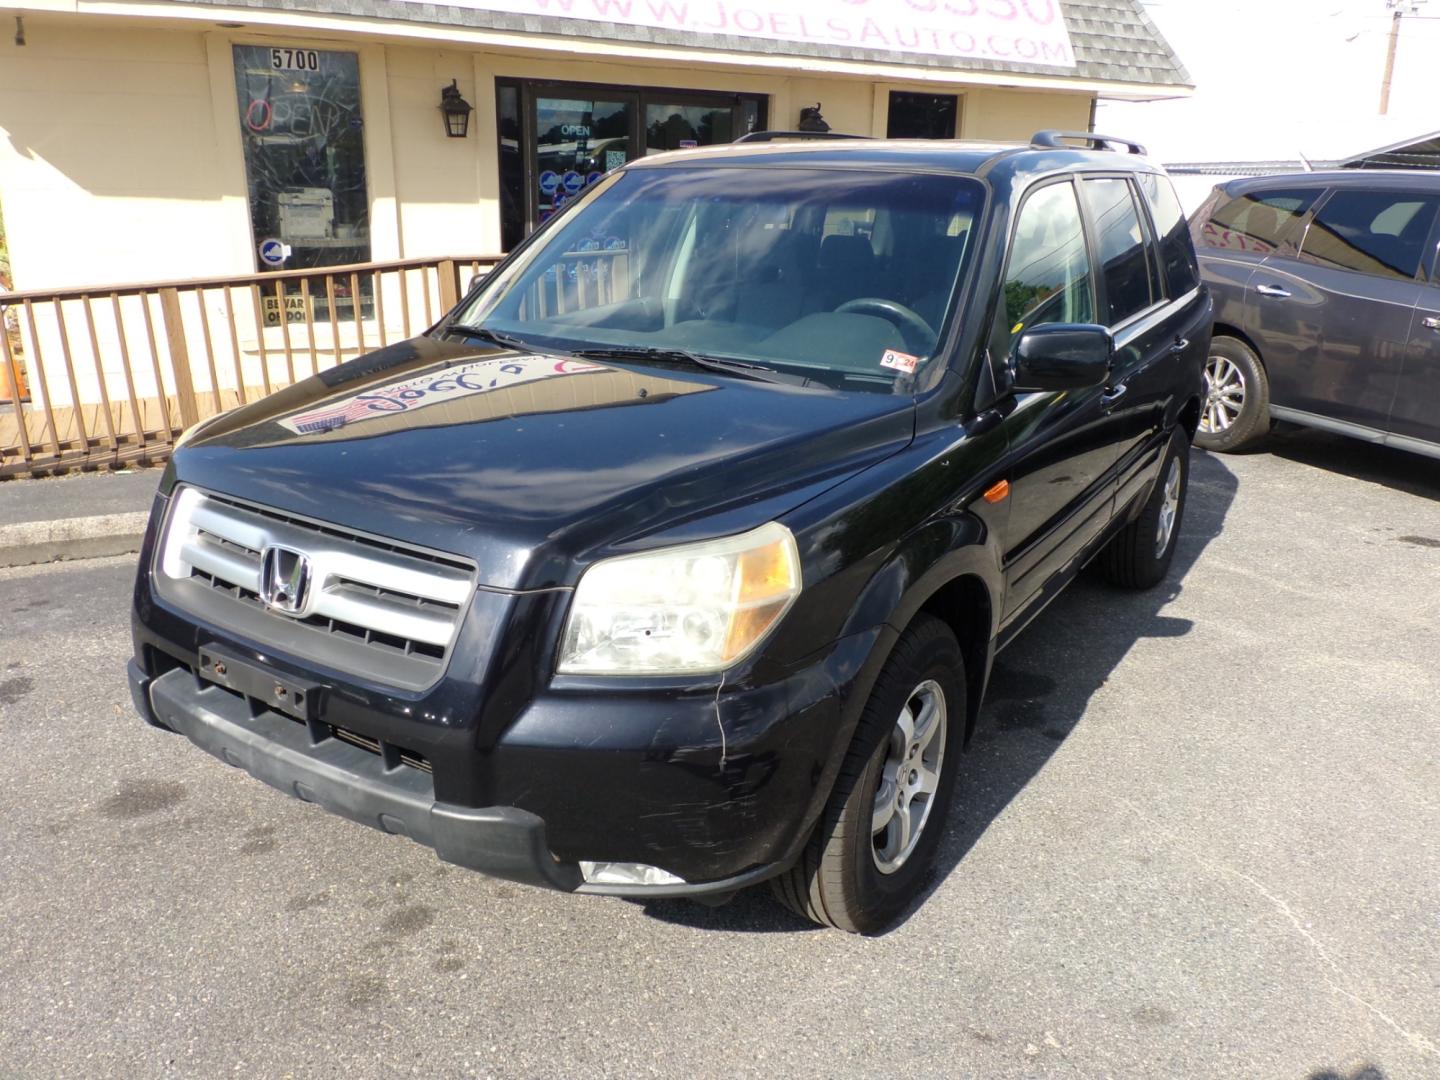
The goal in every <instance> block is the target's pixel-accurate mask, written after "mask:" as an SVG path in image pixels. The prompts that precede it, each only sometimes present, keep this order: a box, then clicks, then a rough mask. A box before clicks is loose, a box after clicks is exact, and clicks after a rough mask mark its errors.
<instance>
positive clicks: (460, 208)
mask: <svg viewBox="0 0 1440 1080" xmlns="http://www.w3.org/2000/svg"><path fill="white" fill-rule="evenodd" d="M27 31H28V33H27V39H28V43H27V45H26V46H24V47H23V48H21V47H15V46H13V45H11V43H10V42H8V41H5V42H0V206H3V208H4V214H5V224H6V228H7V231H8V239H9V247H10V254H11V259H12V265H13V270H14V275H15V283H16V287H17V288H18V289H22V290H32V289H49V288H56V289H59V288H70V287H83V286H90V285H107V284H119V283H129V282H143V281H157V280H167V279H187V278H196V277H223V276H239V275H247V274H251V273H253V272H254V270H255V254H254V246H253V245H254V240H253V237H252V234H251V228H250V218H249V205H248V200H247V195H246V181H245V167H244V159H243V155H242V149H241V131H240V117H239V106H238V104H237V100H236V91H235V75H234V67H233V60H232V52H231V50H232V46H233V45H235V44H270V43H274V44H280V45H289V46H295V45H305V46H313V47H315V48H321V49H336V50H343V51H353V52H356V53H358V54H359V57H360V74H361V107H362V112H363V116H364V134H365V154H366V182H367V186H368V189H369V197H370V225H371V257H372V258H373V259H376V260H388V259H397V258H402V257H403V258H424V257H435V256H444V255H478V254H485V253H494V252H498V251H499V248H500V228H499V176H498V164H497V146H496V116H495V113H496V109H495V105H496V101H495V80H496V78H500V77H511V78H519V79H536V80H552V81H556V82H576V83H594V84H603V85H614V86H625V87H651V88H656V87H662V88H673V89H677V90H685V89H692V90H717V89H723V90H730V91H735V92H744V93H754V94H761V95H764V96H765V97H766V98H767V99H768V102H769V126H770V127H772V128H775V129H793V128H794V127H795V126H796V123H797V122H798V119H799V112H800V109H801V108H802V107H804V106H806V105H812V104H814V103H816V102H817V101H818V102H820V103H821V105H822V108H823V113H824V116H825V118H826V120H827V121H828V122H829V123H830V125H831V127H832V129H834V130H835V131H840V132H848V133H854V134H869V135H878V136H883V135H884V134H885V132H886V124H887V119H888V117H887V111H888V104H889V94H890V92H891V91H892V90H907V89H911V90H917V91H921V92H929V93H957V94H960V95H961V106H960V109H961V112H960V132H959V134H960V135H961V137H963V138H977V139H1023V138H1027V137H1029V136H1030V135H1031V134H1032V133H1033V132H1035V131H1037V130H1039V129H1041V128H1050V127H1058V128H1066V129H1070V130H1084V129H1085V127H1086V126H1087V123H1088V120H1089V110H1090V102H1091V98H1092V94H1091V93H1090V92H1088V91H1070V92H1065V91H1023V90H1018V89H1010V88H999V87H994V86H980V85H965V84H963V83H959V82H956V83H945V82H943V81H936V80H934V79H927V80H920V79H915V80H906V81H899V82H897V81H886V80H882V79H878V78H875V77H866V76H861V75H854V74H837V73H817V72H814V71H812V70H808V69H806V68H805V67H795V68H787V67H782V66H776V65H773V64H770V65H761V64H758V63H757V64H756V65H755V66H751V67H746V66H744V65H743V64H742V63H739V62H737V63H735V64H733V65H731V64H729V63H725V62H722V63H707V64H704V65H701V64H693V65H688V66H687V65H686V64H685V63H684V62H683V59H679V58H677V57H676V56H675V54H674V51H673V50H671V51H670V53H669V54H666V55H657V56H656V57H654V58H649V57H647V58H645V59H636V58H634V57H619V56H614V55H610V54H608V53H606V52H605V51H604V50H603V49H597V50H592V51H590V52H589V53H588V54H586V55H580V54H577V53H574V52H570V53H567V52H564V51H561V50H560V49H550V50H545V49H540V48H528V49H527V48H504V49H501V48H499V47H496V46H494V45H474V46H463V45H460V44H455V43H446V42H427V41H421V40H382V39H378V38H376V37H361V36H359V35H352V36H338V35H329V36H327V35H326V34H324V33H321V32H318V31H315V30H311V29H306V28H299V27H296V28H284V27H276V28H272V29H267V28H265V27H257V26H250V27H246V28H240V29H229V30H227V29H223V28H220V27H217V26H216V24H215V23H213V22H208V23H202V24H198V25H185V24H178V23H169V24H165V25H162V26H154V25H147V24H146V23H145V22H144V21H139V20H125V21H121V20H116V19H108V18H104V17H90V16H76V15H61V14H53V15H48V14H42V15H32V16H27ZM565 44H566V45H567V47H569V46H571V45H572V43H568V42H567V43H565ZM893 78H894V75H893V73H892V74H891V75H890V79H892V80H893ZM452 79H454V80H455V81H456V83H457V85H458V86H459V88H460V91H461V93H462V94H463V95H464V96H465V98H466V99H468V100H469V101H470V102H471V103H473V105H474V106H475V112H474V114H473V115H472V119H471V130H470V135H469V137H468V138H466V139H451V138H448V137H446V135H445V132H444V129H443V125H442V122H441V117H440V112H439V109H438V107H437V106H438V103H439V95H440V88H441V87H442V86H445V85H447V84H449V82H450V81H451V80H452ZM415 284H418V282H416V283H415ZM102 300H103V298H102ZM233 301H234V303H235V304H236V306H237V310H236V311H235V314H236V323H237V333H236V338H235V346H238V352H237V351H236V349H235V348H232V346H231V345H230V343H229V342H228V341H227V340H226V338H227V337H228V335H226V334H219V335H216V340H217V341H218V353H217V355H216V356H215V361H216V362H215V375H214V378H213V379H212V377H211V374H210V372H209V370H208V364H207V365H199V364H194V363H192V367H194V369H195V370H194V378H193V381H194V384H195V388H196V390H197V392H200V393H202V394H203V393H206V392H208V391H209V390H211V389H212V388H215V389H220V390H224V389H230V388H233V387H234V386H235V385H236V382H237V378H236V374H235V372H236V369H237V368H239V369H240V372H241V376H242V377H243V378H244V380H245V382H246V383H247V384H254V383H259V382H260V381H261V380H262V378H263V376H262V373H261V371H260V367H261V359H260V358H261V345H262V343H263V345H264V351H265V353H267V354H268V367H269V369H270V370H269V374H270V375H271V377H272V379H273V380H275V381H276V382H280V381H283V379H284V377H285V375H284V372H283V371H282V369H281V367H280V365H281V364H282V362H283V361H282V359H281V357H282V355H283V354H282V349H283V344H284V340H283V335H284V333H285V330H284V329H283V328H281V327H269V328H266V329H264V330H260V329H257V325H256V324H257V320H256V312H255V311H254V309H253V307H252V306H251V301H250V299H249V296H248V290H242V291H240V292H238V293H236V295H235V296H234V298H233ZM77 303H78V302H72V303H71V305H70V309H73V310H70V309H67V310H69V316H73V318H74V319H75V320H78V321H72V322H71V331H70V333H69V336H68V344H69V348H70V350H71V352H72V354H73V355H74V356H75V360H76V364H75V376H76V390H77V391H78V396H79V399H80V400H81V401H84V402H95V401H98V400H99V395H100V387H101V381H102V380H103V381H104V384H105V385H106V386H107V387H108V389H109V394H110V396H111V398H112V399H116V400H118V399H119V398H120V396H121V383H122V382H123V374H122V372H121V370H120V369H119V367H118V366H116V364H115V363H112V362H111V361H108V360H105V361H101V360H99V358H98V357H93V356H91V355H90V354H91V349H90V344H89V335H88V333H87V332H85V331H84V330H80V331H79V332H77V329H76V327H77V326H78V327H82V328H83V327H85V326H86V323H85V314H84V310H83V308H82V307H77V306H76V304H77ZM202 303H203V304H204V306H205V309H206V316H205V317H206V319H207V320H208V321H209V323H210V324H211V325H212V326H225V325H227V324H228V322H229V319H228V313H227V308H226V306H225V297H224V295H223V294H222V293H219V292H215V291H212V292H210V293H207V294H206V295H205V297H204V299H203V300H201V299H199V298H197V297H196V296H194V295H190V296H187V297H185V298H184V300H183V303H182V306H183V317H184V321H185V324H186V336H187V340H188V341H189V351H190V354H191V356H192V358H194V357H199V356H202V355H206V351H205V344H204V338H203V337H202V336H201V326H202V320H201V312H200V305H201V304H202ZM139 304H140V301H139V300H138V298H135V299H130V300H125V301H122V308H123V309H124V322H125V325H126V335H125V336H126V338H127V340H128V343H129V347H130V351H131V353H132V355H137V356H138V355H148V353H147V351H146V342H145V340H144V335H145V334H146V332H147V331H146V329H145V321H144V312H143V310H142V309H141V308H140V307H139ZM422 304H423V294H421V293H420V291H419V290H418V289H415V288H412V296H411V305H412V308H413V310H412V318H411V321H410V325H411V327H412V328H418V327H420V326H424V325H426V321H427V320H428V319H429V318H431V317H438V315H439V314H440V312H439V311H438V310H430V309H425V308H423V307H422ZM400 306H401V305H400V299H399V295H398V293H396V291H395V287H394V283H393V282H391V283H390V285H389V286H387V288H386V289H385V294H384V311H385V321H386V328H385V329H386V333H387V336H388V337H389V338H390V339H391V340H395V339H398V338H400V337H403V336H405V335H404V327H403V325H402V322H401V319H400V314H399V313H400ZM154 314H156V313H154V312H152V315H154ZM67 321H68V320H67ZM364 329H365V333H366V336H367V339H368V340H369V341H372V342H373V341H376V340H378V339H379V327H378V326H367V327H365V328H364ZM335 332H337V333H339V334H340V336H341V338H343V339H344V340H343V341H341V342H339V343H338V344H337V343H336V340H335V338H333V337H331V336H330V335H331V333H332V330H331V328H330V327H329V326H328V325H327V326H324V327H317V329H316V333H317V335H320V334H323V335H324V336H325V341H323V342H320V341H318V339H317V344H319V345H320V346H321V347H322V348H326V349H328V348H330V347H331V346H332V345H336V346H337V347H339V348H341V349H342V350H343V352H344V353H345V354H346V355H351V354H353V352H354V351H355V350H356V349H358V348H359V342H358V340H351V339H353V338H355V336H356V331H355V328H353V327H352V326H348V325H346V326H342V327H340V328H338V330H337V331H335ZM25 333H26V334H27V335H28V330H26V331H25ZM289 333H290V334H291V335H292V336H293V337H294V338H295V340H294V341H293V344H294V345H295V347H296V348H297V349H302V348H304V346H305V344H306V342H305V341H304V340H300V339H299V338H300V336H301V335H303V334H304V333H306V331H305V330H304V328H303V327H296V326H293V325H292V326H291V327H289ZM37 337H38V340H37V341H33V342H30V341H27V342H26V348H27V350H31V349H33V347H34V346H36V345H38V346H39V347H40V349H41V350H42V351H43V355H45V356H47V357H58V356H60V355H62V346H61V341H60V337H59V332H58V327H56V326H55V325H54V324H53V319H52V320H49V321H48V322H47V319H46V317H45V316H44V315H43V314H42V315H41V316H40V317H39V318H38V319H37ZM118 337H119V334H118V331H117V329H116V324H115V322H114V320H113V318H112V316H111V315H110V314H107V313H105V312H104V311H102V313H101V315H100V317H99V319H98V325H97V328H96V341H97V343H98V344H99V345H100V349H99V352H100V353H101V354H102V355H104V356H108V357H114V356H115V355H116V352H117V350H116V349H115V348H114V347H113V346H114V345H115V343H116V342H117V340H118ZM160 337H161V339H162V340H161V348H162V352H163V351H165V350H164V345H163V334H161V335H160ZM97 361H98V362H97ZM161 367H162V378H163V379H164V380H165V382H166V383H169V384H170V385H173V375H171V373H170V372H169V370H168V356H162V358H161ZM102 369H103V370H102ZM112 369H113V370H112ZM45 374H46V378H44V379H39V378H37V377H36V373H35V372H34V371H33V370H32V371H31V373H30V381H31V385H32V387H33V388H34V390H35V391H36V392H37V400H38V399H39V397H44V396H48V397H49V398H50V400H51V401H52V403H54V404H56V405H65V404H68V403H70V401H71V400H73V398H74V396H75V395H72V393H71V391H70V387H69V384H68V380H67V377H66V376H65V374H64V372H63V368H62V366H61V365H59V364H58V363H54V364H48V365H47V371H46V373H45ZM135 374H136V381H137V384H136V386H135V391H136V393H137V394H138V395H139V396H140V397H142V398H143V397H150V396H153V395H155V394H156V393H157V389H156V385H155V379H154V375H153V369H150V370H146V368H145V367H144V366H142V365H136V372H135Z"/></svg>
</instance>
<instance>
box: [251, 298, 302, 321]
mask: <svg viewBox="0 0 1440 1080" xmlns="http://www.w3.org/2000/svg"><path fill="white" fill-rule="evenodd" d="M260 312H261V315H262V316H263V317H264V319H265V325H266V326H279V325H280V298H279V297H278V296H262V297H260ZM285 321H286V322H295V323H298V322H304V321H305V297H303V296H287V297H285Z"/></svg>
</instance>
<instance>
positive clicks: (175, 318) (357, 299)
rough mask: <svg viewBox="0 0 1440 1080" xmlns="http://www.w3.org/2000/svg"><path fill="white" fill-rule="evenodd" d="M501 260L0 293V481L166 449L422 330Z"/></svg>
mask: <svg viewBox="0 0 1440 1080" xmlns="http://www.w3.org/2000/svg"><path fill="white" fill-rule="evenodd" d="M498 261H499V256H494V255H486V256H478V257H467V258H446V259H406V260H401V261H397V262H375V263H362V264H357V265H354V266H332V267H323V268H319V269H314V270H283V271H278V272H275V273H268V274H251V275H248V276H243V277H233V278H208V279H202V280H192V281H162V282H152V283H146V284H130V285H110V286H96V287H93V288H82V289H55V290H44V291H34V292H15V293H0V479H4V478H6V477H11V476H25V475H43V474H45V473H50V472H59V471H64V470H67V469H73V468H94V467H97V466H105V465H118V464H123V463H127V462H136V461H159V460H163V459H164V458H165V457H166V456H167V455H168V454H169V452H170V450H171V448H172V446H173V444H174V441H175V438H176V436H177V435H179V433H180V432H181V431H183V430H184V429H185V428H187V427H189V426H190V425H191V424H194V423H196V422H198V421H200V420H203V419H205V418H206V417H207V416H212V415H214V414H215V413H217V412H223V411H224V410H225V409H228V408H232V407H233V406H235V405H238V404H244V403H246V402H249V401H253V400H255V399H256V398H258V397H261V396H263V395H265V394H269V393H271V392H272V391H274V390H277V389H279V388H280V387H283V386H288V385H289V384H290V383H293V382H295V381H297V380H299V379H303V378H305V377H306V376H308V375H311V374H313V373H315V372H317V371H320V370H323V369H324V368H327V367H333V366H334V365H335V364H338V363H340V362H341V361H343V360H347V359H350V358H351V357H354V356H358V355H359V354H360V353H362V352H366V351H368V350H371V349H377V348H380V347H382V346H384V345H388V344H390V343H392V342H395V341H400V340H403V339H404V338H407V337H412V336H414V335H415V334H418V333H420V332H421V331H423V330H425V329H426V328H427V327H429V326H430V325H432V324H433V323H435V322H436V321H437V320H438V319H439V318H440V317H441V316H442V315H443V314H444V313H445V312H446V311H447V310H448V309H449V308H451V307H453V306H454V305H455V303H456V302H457V301H458V300H459V298H460V296H461V295H462V294H463V293H464V291H465V288H466V286H467V285H468V283H469V281H470V279H471V278H472V277H473V276H474V275H475V274H478V273H483V272H485V271H487V270H488V269H489V268H490V267H492V266H494V265H495V263H496V262H498Z"/></svg>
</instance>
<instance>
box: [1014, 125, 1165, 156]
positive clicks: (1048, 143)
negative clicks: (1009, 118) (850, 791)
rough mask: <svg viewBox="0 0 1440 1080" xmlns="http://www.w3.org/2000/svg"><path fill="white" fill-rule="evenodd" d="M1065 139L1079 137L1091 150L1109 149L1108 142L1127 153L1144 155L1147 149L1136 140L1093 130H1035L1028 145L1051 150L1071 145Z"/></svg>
mask: <svg viewBox="0 0 1440 1080" xmlns="http://www.w3.org/2000/svg"><path fill="white" fill-rule="evenodd" d="M1066 139H1079V140H1080V141H1081V142H1083V143H1084V144H1085V145H1086V146H1087V147H1089V148H1090V149H1091V150H1109V149H1110V148H1111V147H1110V144H1111V143H1114V144H1116V145H1117V146H1123V147H1124V148H1125V152H1126V153H1128V154H1140V155H1142V156H1143V155H1145V154H1146V153H1148V151H1147V150H1146V149H1145V147H1143V146H1141V145H1140V144H1139V143H1138V142H1135V141H1134V140H1132V139H1122V138H1119V137H1118V136H1115V135H1097V134H1095V132H1093V131H1037V132H1036V133H1035V134H1034V135H1033V136H1032V137H1031V139H1030V145H1031V146H1033V147H1035V148H1036V149H1037V150H1052V149H1061V148H1066V147H1069V148H1070V149H1072V150H1073V149H1075V148H1074V147H1071V146H1070V144H1069V143H1067V142H1065V141H1063V140H1066Z"/></svg>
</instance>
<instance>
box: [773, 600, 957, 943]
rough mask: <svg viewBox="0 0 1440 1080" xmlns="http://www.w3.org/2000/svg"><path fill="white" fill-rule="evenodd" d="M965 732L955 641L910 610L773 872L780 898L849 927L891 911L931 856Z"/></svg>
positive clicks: (882, 919)
mask: <svg viewBox="0 0 1440 1080" xmlns="http://www.w3.org/2000/svg"><path fill="white" fill-rule="evenodd" d="M964 736H965V663H964V660H963V659H962V657H961V654H960V645H959V643H958V642H957V641H956V640H955V635H954V634H953V633H951V631H950V628H949V627H948V626H946V625H945V624H944V623H943V622H941V621H940V620H939V619H935V618H932V617H930V616H928V615H918V616H916V618H915V620H914V622H912V623H911V624H910V627H909V628H908V629H907V630H906V631H905V633H904V635H903V636H902V637H901V638H900V640H899V642H897V643H896V645H895V651H894V652H893V653H891V655H890V659H889V660H887V661H886V664H885V667H884V669H883V670H882V671H881V672H880V677H879V678H878V679H877V680H876V682H875V689H874V690H873V691H872V692H871V694H870V699H869V700H868V701H867V702H866V703H865V710H864V712H863V713H861V716H860V722H859V724H858V725H857V726H856V729H855V737H854V739H853V740H852V742H851V745H850V749H849V750H848V751H847V753H846V755H845V760H844V762H843V763H842V764H841V766H840V775H839V778H838V779H837V780H836V782H835V790H834V791H833V792H832V793H831V795H830V801H829V802H828V803H827V804H826V807H825V811H824V813H823V814H822V815H821V818H820V822H819V824H818V825H817V826H816V828H815V832H814V834H813V835H812V836H811V838H810V840H809V842H808V843H807V844H806V845H805V850H804V852H803V853H802V854H801V856H800V861H799V862H798V863H797V864H796V865H795V866H794V867H793V868H792V869H791V870H788V871H787V872H786V873H784V874H782V875H781V876H780V877H778V878H776V879H775V882H774V888H775V895H776V896H777V897H779V899H780V901H781V902H782V903H784V904H785V905H786V906H787V907H789V908H791V909H792V910H793V911H795V912H797V913H799V914H801V915H803V916H805V917H806V918H808V919H813V920H814V921H815V922H818V923H822V924H824V925H826V926H834V927H838V928H839V929H841V930H848V931H850V932H852V933H870V932H873V931H876V930H880V929H883V928H884V927H885V926H886V925H888V924H889V923H890V922H892V921H893V920H894V919H895V918H896V917H897V916H899V915H900V913H901V912H903V911H904V910H905V908H906V907H907V906H909V904H910V903H911V902H912V901H913V900H914V899H915V897H916V896H917V895H918V893H919V892H920V890H921V889H922V888H923V887H924V885H925V881H926V879H927V877H928V876H929V873H930V869H931V866H932V865H933V863H934V861H935V852H936V850H937V848H938V847H939V845H940V836H941V833H943V832H944V829H945V818H946V815H947V814H948V813H949V811H950V803H951V801H952V799H953V795H954V789H955V771H956V762H955V757H956V755H957V754H958V753H959V750H960V746H961V743H962V742H963V741H964Z"/></svg>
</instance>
